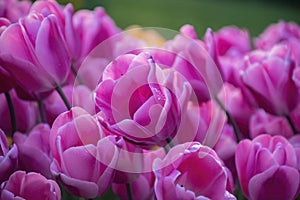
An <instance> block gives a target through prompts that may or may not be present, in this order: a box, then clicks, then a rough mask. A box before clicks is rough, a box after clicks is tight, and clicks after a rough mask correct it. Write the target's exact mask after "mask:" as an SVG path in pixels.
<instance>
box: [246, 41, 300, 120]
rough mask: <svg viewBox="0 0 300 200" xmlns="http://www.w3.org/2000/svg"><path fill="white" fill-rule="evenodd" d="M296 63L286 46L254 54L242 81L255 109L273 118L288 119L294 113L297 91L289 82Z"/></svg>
mask: <svg viewBox="0 0 300 200" xmlns="http://www.w3.org/2000/svg"><path fill="white" fill-rule="evenodd" d="M294 68H295V63H294V62H293V60H292V59H290V57H289V51H288V49H287V48H286V46H280V45H278V46H274V48H273V49H272V50H270V51H269V52H264V51H260V50H257V51H253V52H252V53H250V55H249V57H248V67H247V69H246V70H245V72H244V74H243V77H242V78H243V81H244V83H245V84H246V85H247V87H248V88H249V89H250V90H251V93H252V95H253V96H254V98H255V100H256V101H257V103H258V105H259V106H260V107H261V108H263V109H265V110H266V111H267V112H269V113H271V114H274V115H283V116H284V115H289V114H290V112H291V111H292V110H293V109H295V107H296V105H297V103H298V99H299V91H298V88H297V87H296V85H295V83H294V81H293V80H292V75H293V70H294Z"/></svg>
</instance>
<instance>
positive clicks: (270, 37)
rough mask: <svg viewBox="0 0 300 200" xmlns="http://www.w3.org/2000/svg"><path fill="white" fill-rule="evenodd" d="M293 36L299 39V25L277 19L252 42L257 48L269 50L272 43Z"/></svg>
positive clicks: (284, 40)
mask: <svg viewBox="0 0 300 200" xmlns="http://www.w3.org/2000/svg"><path fill="white" fill-rule="evenodd" d="M293 38H296V39H298V40H300V27H299V26H298V25H297V24H296V23H293V22H285V21H279V22H278V23H276V24H271V25H270V26H269V27H267V28H266V30H265V31H264V32H263V33H262V34H261V35H260V36H259V37H258V38H256V39H255V41H254V42H255V46H256V47H257V48H259V49H264V50H270V49H272V47H273V46H274V45H276V44H278V43H284V42H287V41H288V40H292V39H293Z"/></svg>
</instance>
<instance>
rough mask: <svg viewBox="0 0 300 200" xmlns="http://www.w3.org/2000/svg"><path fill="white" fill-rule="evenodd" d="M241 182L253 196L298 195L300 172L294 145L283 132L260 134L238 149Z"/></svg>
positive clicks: (278, 197) (246, 191)
mask: <svg viewBox="0 0 300 200" xmlns="http://www.w3.org/2000/svg"><path fill="white" fill-rule="evenodd" d="M235 159H236V167H237V172H238V177H239V180H240V184H241V187H242V190H243V192H244V194H245V196H246V197H247V198H248V199H249V200H256V199H295V198H296V196H297V194H298V192H299V181H300V176H299V172H298V168H297V156H296V152H295V150H294V148H293V146H292V145H291V144H290V143H289V142H288V141H287V140H286V139H285V138H284V137H282V136H274V137H272V136H270V135H266V134H263V135H260V136H258V137H256V138H254V139H253V140H252V141H250V140H243V141H242V142H240V143H239V144H238V146H237V149H236V155H235Z"/></svg>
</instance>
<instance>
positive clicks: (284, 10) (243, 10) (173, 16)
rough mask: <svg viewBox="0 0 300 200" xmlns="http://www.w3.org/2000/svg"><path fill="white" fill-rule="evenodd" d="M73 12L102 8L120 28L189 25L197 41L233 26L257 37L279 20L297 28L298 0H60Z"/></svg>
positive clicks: (298, 19)
mask: <svg viewBox="0 0 300 200" xmlns="http://www.w3.org/2000/svg"><path fill="white" fill-rule="evenodd" d="M68 2H72V3H73V4H74V6H75V8H76V9H82V8H86V9H93V8H94V7H95V6H103V7H104V8H105V9H106V11H107V13H108V14H109V15H110V16H111V17H112V18H113V19H114V20H115V22H116V24H117V25H118V26H119V27H121V28H126V27H128V26H129V25H133V24H137V25H140V26H143V27H163V28H169V29H173V30H179V28H180V27H181V26H182V25H183V24H187V23H188V24H192V25H193V26H194V27H195V29H196V31H197V33H198V34H199V36H200V37H202V35H203V33H204V32H205V30H206V29H207V28H208V27H211V28H212V29H213V30H214V31H217V30H218V29H220V28H221V27H223V26H227V25H236V26H238V27H240V28H245V29H248V30H249V32H250V34H251V36H252V37H255V36H258V35H259V34H260V33H261V32H262V31H263V30H264V29H265V28H266V27H267V26H268V25H269V24H271V23H276V22H278V21H279V20H285V21H294V22H296V23H298V24H300V0H262V1H260V0H73V1H72V0H71V1H70V0H69V1H67V0H60V3H62V4H66V3H68Z"/></svg>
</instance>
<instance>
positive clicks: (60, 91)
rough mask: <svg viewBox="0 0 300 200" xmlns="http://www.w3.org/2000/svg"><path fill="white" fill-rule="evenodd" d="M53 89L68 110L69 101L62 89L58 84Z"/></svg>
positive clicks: (69, 108)
mask: <svg viewBox="0 0 300 200" xmlns="http://www.w3.org/2000/svg"><path fill="white" fill-rule="evenodd" d="M55 90H56V91H57V92H58V94H59V96H60V97H61V99H62V100H63V102H64V104H65V105H66V107H67V109H68V110H71V104H70V102H69V100H68V99H67V97H66V95H65V93H64V92H63V91H62V89H61V87H60V86H57V87H56V88H55Z"/></svg>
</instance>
